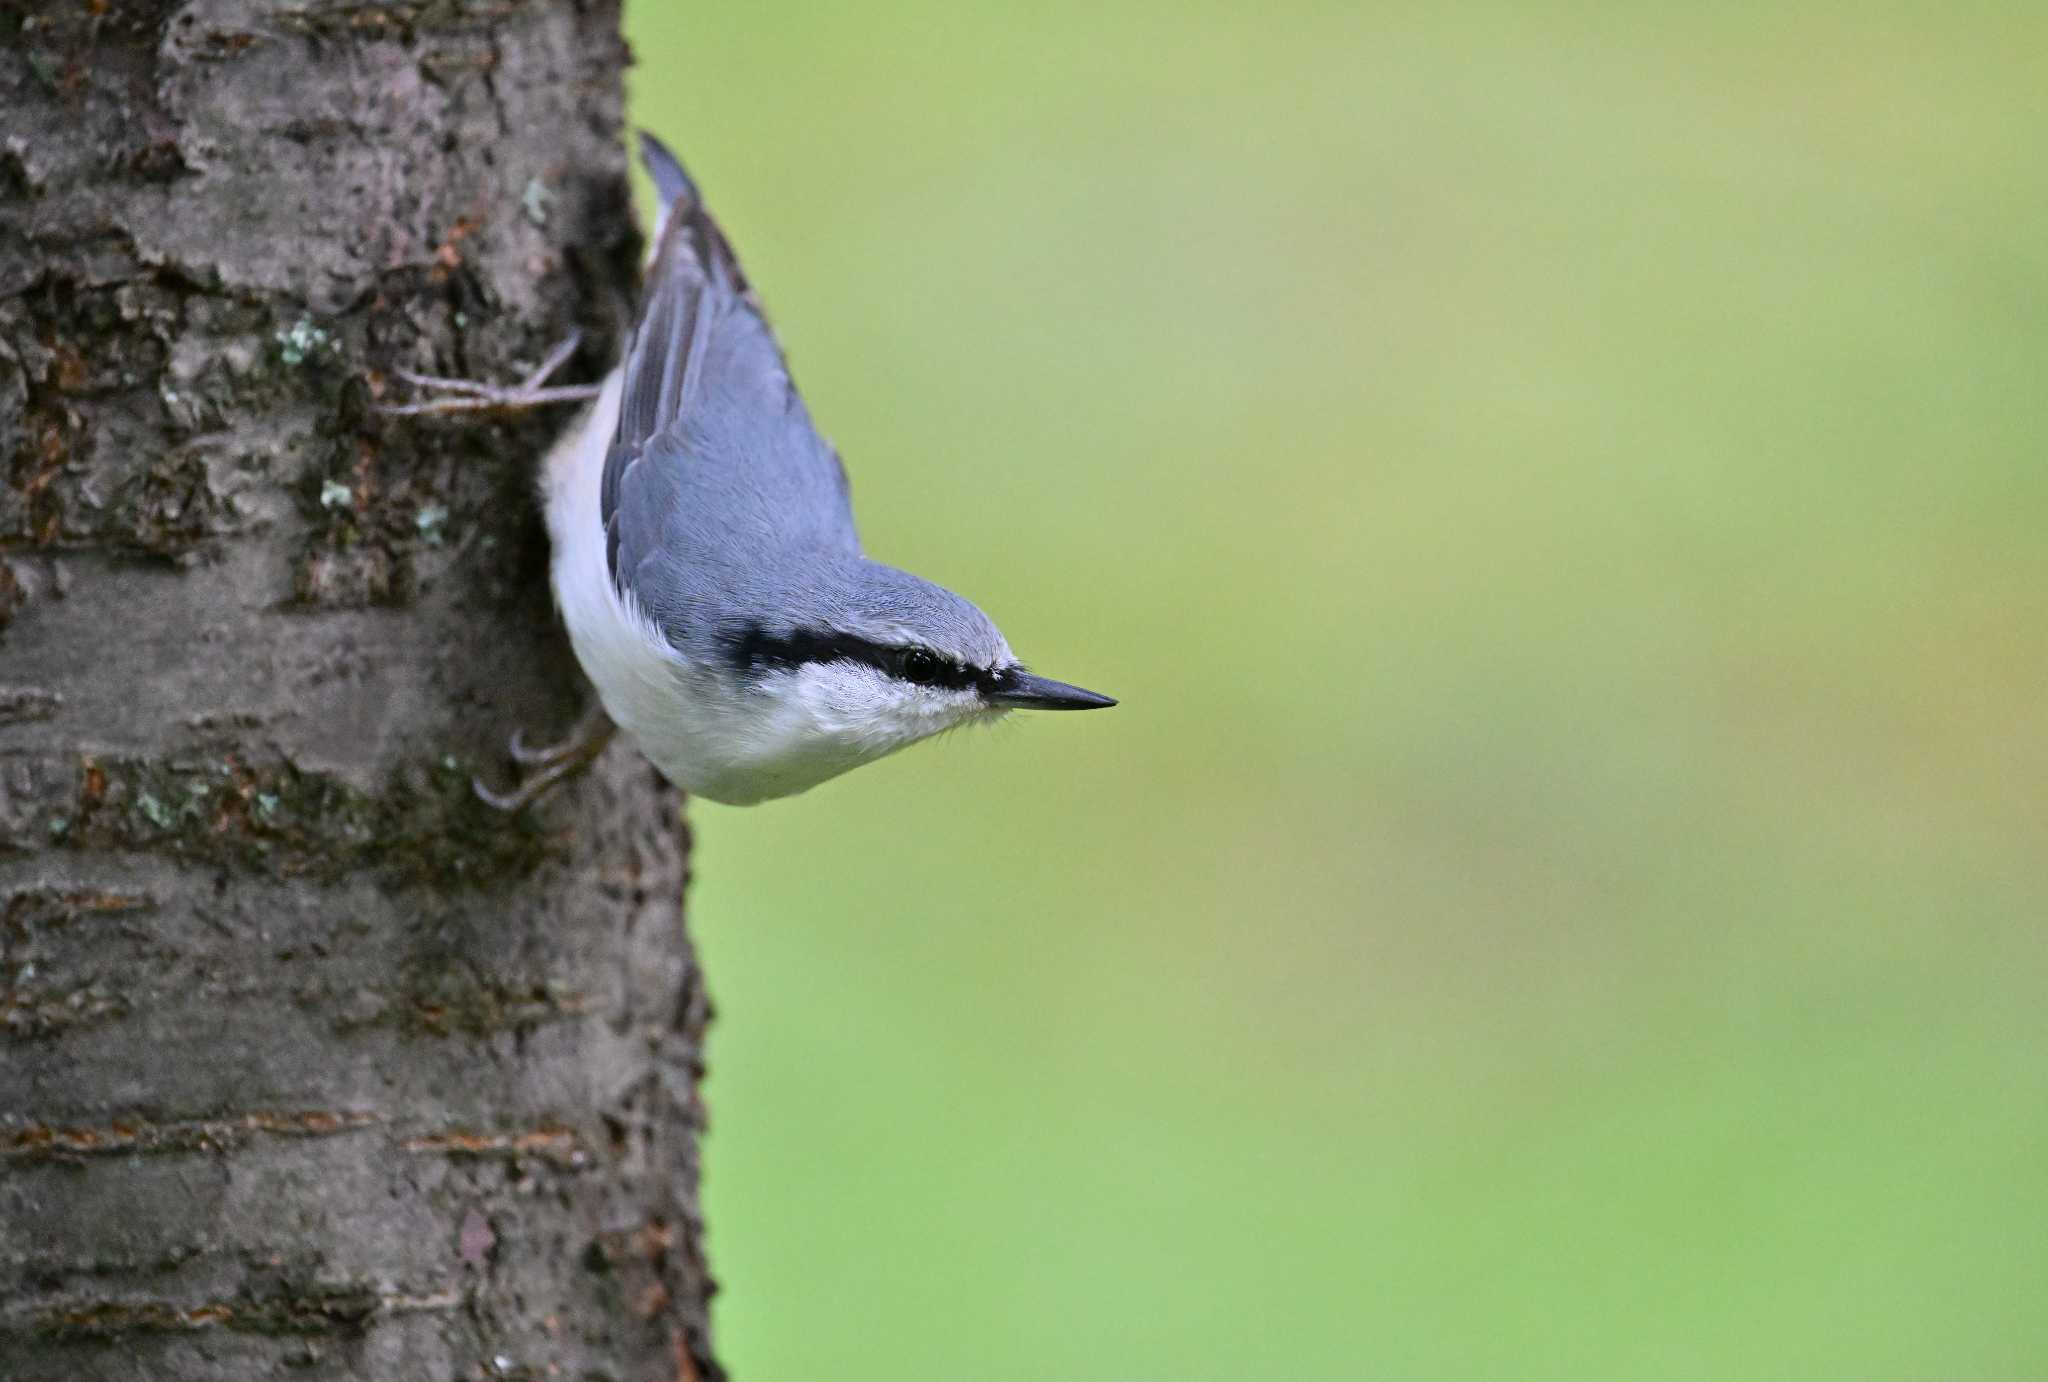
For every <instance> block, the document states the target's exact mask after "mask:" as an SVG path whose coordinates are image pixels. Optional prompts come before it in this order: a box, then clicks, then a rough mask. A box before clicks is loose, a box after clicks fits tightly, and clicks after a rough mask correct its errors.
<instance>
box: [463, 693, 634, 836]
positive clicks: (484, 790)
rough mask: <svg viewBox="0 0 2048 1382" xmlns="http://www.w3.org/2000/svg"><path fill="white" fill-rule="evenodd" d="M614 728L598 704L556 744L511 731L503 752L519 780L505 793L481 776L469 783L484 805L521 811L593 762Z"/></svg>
mask: <svg viewBox="0 0 2048 1382" xmlns="http://www.w3.org/2000/svg"><path fill="white" fill-rule="evenodd" d="M618 729H619V727H618V726H617V725H615V724H613V723H612V717H611V716H609V715H607V714H605V713H604V707H603V706H602V705H597V704H592V705H591V707H590V709H589V710H587V711H585V712H584V714H583V718H582V719H580V720H578V721H577V722H576V725H575V727H574V728H573V729H571V730H570V731H569V733H568V734H567V735H566V736H565V737H564V738H563V739H562V741H561V742H560V743H557V744H543V745H541V746H539V747H535V746H534V745H532V744H529V743H527V742H526V736H525V735H524V734H522V733H520V732H519V731H517V730H514V731H513V733H512V742H511V743H510V744H508V745H507V746H506V751H507V752H508V753H510V754H511V755H512V761H513V762H514V763H517V764H518V765H519V766H520V768H521V769H522V770H523V772H522V773H521V776H520V779H519V781H518V782H517V783H516V784H515V785H514V786H513V787H512V789H511V790H510V791H508V792H499V791H495V790H493V789H492V788H489V787H486V786H485V785H484V782H483V779H482V778H471V779H470V784H469V785H470V786H471V788H473V789H474V790H475V792H476V795H477V800H479V801H481V802H483V803H484V805H486V806H490V807H493V808H495V809H496V810H499V811H503V812H505V813H506V814H507V815H511V814H514V813H516V812H520V811H524V810H525V809H526V808H527V807H529V806H531V805H533V804H534V803H535V802H537V801H539V800H540V799H541V798H542V797H544V796H546V795H547V794H548V793H549V792H550V791H551V790H553V789H554V787H555V786H556V785H557V784H559V783H561V782H563V781H565V780H566V779H568V778H571V777H574V776H575V775H576V774H577V773H580V772H582V771H583V770H584V769H585V768H587V767H589V766H590V765H591V764H592V763H594V762H596V761H597V756H598V755H599V754H600V753H603V752H604V746H605V745H606V744H609V743H610V742H611V741H612V736H613V735H614V734H616V733H618Z"/></svg>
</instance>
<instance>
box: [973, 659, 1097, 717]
mask: <svg viewBox="0 0 2048 1382" xmlns="http://www.w3.org/2000/svg"><path fill="white" fill-rule="evenodd" d="M981 698H982V699H983V700H985V701H987V702H988V703H989V704H990V705H999V706H1002V707H1003V708H1004V709H1006V710H1101V709H1102V708H1103V707H1104V706H1111V705H1115V704H1116V701H1115V699H1114V698H1113V697H1110V696H1098V695H1096V694H1095V693H1094V692H1093V691H1083V690H1082V689H1081V688H1080V687H1078V686H1069V685H1067V684H1066V683H1065V682H1063V681H1054V680H1053V679H1052V678H1051V677H1034V676H1032V675H1031V673H1029V672H1027V671H1025V670H1024V669H1023V668H1021V667H1011V668H1007V669H1005V670H1004V671H1001V672H998V673H996V676H995V681H994V683H993V684H991V685H988V686H986V687H985V689H984V690H983V691H982V693H981Z"/></svg>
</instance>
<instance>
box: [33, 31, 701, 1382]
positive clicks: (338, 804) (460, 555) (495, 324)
mask: <svg viewBox="0 0 2048 1382" xmlns="http://www.w3.org/2000/svg"><path fill="white" fill-rule="evenodd" d="M624 66H625V52H624V48H623V45H622V43H621V41H620V39H619V37H618V13H617V3H616V0H584V2H583V3H550V4H542V3H525V4H522V3H517V0H399V2H398V3H388V4H385V3H350V2H348V0H306V2H305V3H299V4H290V3H262V2H261V0H192V3H189V4H185V5H183V6H176V5H170V4H156V3H144V0H133V2H125V0H30V2H29V3H27V4H26V5H25V6H24V5H22V4H19V3H17V4H13V5H11V6H10V5H5V4H0V466H4V467H5V469H4V472H0V1377H5V1378H7V1379H9V1380H10V1382H44V1380H45V1379H58V1378H63V1379H76V1378H121V1379H127V1378H136V1379H141V1378H149V1379H157V1380H159V1382H161V1379H183V1378H225V1377H235V1378H253V1377H271V1376H279V1375H285V1374H284V1369H285V1368H286V1367H290V1368H292V1369H293V1371H292V1372H291V1374H290V1375H294V1376H301V1377H306V1378H375V1379H378V1380H379V1382H392V1380H393V1379H409V1378H430V1379H436V1380H437V1382H439V1380H440V1379H452V1378H471V1377H483V1378H497V1377H532V1378H552V1377H562V1378H570V1379H579V1380H581V1379H597V1378H615V1379H619V1382H638V1379H643V1378H662V1379H670V1378H698V1379H711V1378H716V1377H718V1376H720V1375H721V1374H720V1372H719V1369H718V1367H717V1366H716V1364H715V1363H714V1362H713V1361H712V1358H711V1354H710V1345H709V1336H708V1332H707V1328H706V1315H705V1305H706V1298H707V1296H708V1295H709V1292H710V1289H711V1287H710V1282H709V1279H708V1277H707V1275H706V1272H705V1268H704V1262H703V1257H702V1254H701V1251H700V1247H699V1240H700V1222H699V1217H698V1214H697V1207H696V1206H697V1201H696V1186H697V1161H696V1136H697V1133H698V1130H699V1128H700V1126H701V1123H702V1114H701V1108H700V1106H699V1104H698V1100H697V1080H698V1077H699V1075H700V1074H701V1063H700V1059H699V1042H700V1038H701V1036H702V1033H703V1027H704V1022H705V1019H706V1014H707V1009H706V1003H705V999H704V995H703V988H702V984H701V980H700V977H699V975H698V972H697V970H696V968H695V965H694V962H693V959H692V956H691V951H690V947H689V942H688V940H687V938H686V936H685V934H684V930H683V924H682V916H681V894H682V887H683V882H684V869H685V849H686V844H685V838H684V836H683V832H682V828H681V825H680V818H679V814H678V802H677V799H676V798H675V796H674V794H673V793H671V792H670V791H669V790H668V789H666V788H665V787H663V786H662V785H661V784H660V783H659V782H658V780H657V779H656V778H655V776H654V774H653V773H652V772H651V771H650V770H649V769H648V768H647V767H646V766H645V765H644V764H643V763H642V762H641V761H640V760H639V759H638V757H637V756H636V755H634V754H633V753H632V752H631V750H630V749H627V748H623V747H620V748H615V749H614V750H613V751H612V752H610V753H608V754H607V755H606V756H605V757H604V758H603V759H602V760H601V761H600V763H599V764H598V766H597V768H596V769H595V770H594V771H593V772H591V773H590V774H588V775H586V776H585V777H584V778H582V779H581V780H579V781H577V782H574V783H572V784H570V785H569V786H568V787H567V788H565V789H562V790H559V791H558V792H557V793H556V795H555V796H554V797H553V798H551V799H550V800H548V801H546V802H545V803H543V804H542V806H540V807H539V808H537V809H536V810H534V811H531V812H529V813H528V814H527V815H526V816H525V817H523V818H521V819H518V820H508V819H506V818H503V817H500V816H498V815H496V814H494V813H493V812H491V811H489V810H488V809H486V808H484V807H483V806H481V805H480V804H479V803H477V802H476V801H475V800H474V799H473V797H472V795H471V792H470V787H469V780H470V774H471V773H472V771H481V772H484V773H486V774H487V775H489V776H492V777H502V775H503V774H504V773H505V772H506V771H507V769H506V765H505V763H504V761H503V752H502V747H501V746H502V744H503V743H504V740H505V736H506V735H507V733H508V732H509V731H511V730H512V729H513V728H515V727H518V726H525V727H527V728H528V729H529V731H533V732H536V733H541V734H545V733H547V732H549V731H559V730H560V729H562V728H563V727H564V726H566V725H567V724H569V723H570V722H571V721H572V720H573V719H574V718H575V715H576V712H577V709H578V707H579V703H580V701H581V699H582V697H583V696H584V695H585V694H586V693H585V692H584V691H582V690H581V689H580V679H579V678H578V677H577V675H576V672H575V668H574V664H573V662H572V661H571V660H570V659H569V657H568V656H567V653H566V645H565V643H564V642H563V640H562V638H561V637H560V635H559V633H558V631H557V628H556V625H555V622H554V617H553V613H552V610H551V609H550V607H549V601H548V596H547V590H546V578H545V569H546V538H545V535H544V534H543V532H542V530H541V527H540V523H539V519H538V517H537V515H536V513H535V510H534V504H533V502H532V498H531V491H532V483H533V470H534V465H535V462H536V460H537V458H538V456H539V453H540V451H541V450H542V449H543V448H544V446H545V444H546V442H547V440H548V439H549V436H550V434H551V433H552V431H553V430H554V429H555V428H557V427H559V426H560V425H561V424H562V423H564V422H566V421H567V420H568V419H567V416H566V414H565V413H563V412H556V413H554V414H552V415H549V416H545V417H527V418H523V419H514V420H507V419H496V420H486V421H483V422H478V421H475V420H469V421H458V422H420V421H411V420H397V419H388V418H384V417H381V416H380V415H378V414H377V413H376V412H375V411H374V410H373V408H372V406H371V405H372V404H373V403H374V402H375V401H376V400H378V399H379V398H389V397H392V396H393V390H394V386H393V384H392V382H391V372H392V371H393V370H394V368H396V367H399V366H405V367H410V368H413V369H418V370H426V371H431V372H437V373H444V374H465V375H472V376H478V377H486V378H494V379H509V378H513V377H516V376H517V374H518V373H519V372H520V371H521V369H522V368H524V367H526V366H530V365H531V364H532V363H533V362H534V361H536V360H537V359H538V358H539V357H540V356H541V355H542V354H543V353H544V352H545V351H546V349H547V347H548V346H549V345H550V344H552V343H553V342H554V341H556V340H558V339H560V338H562V337H563V336H565V335H566V334H567V333H568V332H569V330H570V329H571V328H572V327H575V326H579V325H580V326H581V327H582V328H583V329H584V331H585V335H586V344H585V346H584V348H583V353H582V354H581V355H580V356H579V357H578V360H577V366H578V367H579V368H580V369H581V370H582V371H583V376H582V377H588V376H589V375H591V374H594V373H596V372H597V371H598V369H599V368H600V366H601V365H602V363H603V362H604V361H606V360H608V359H609V358H610V355H611V352H612V351H613V350H614V349H615V348H616V343H617V331H618V325H617V323H618V319H619V315H620V314H619V305H620V303H621V302H622V300H623V299H624V297H625V296H626V294H627V293H628V292H629V291H630V287H629V285H630V282H631V279H632V275H633V265H634V262H635V255H636V253H637V236H636V235H635V233H634V231H633V230H632V227H631V220H630V214H629V209H628V202H627V192H626V183H625V164H624V156H623V152H622V146H621V142H620V139H619V134H620V128H619V127H620V119H621V95H620V84H621V76H622V73H623V69H624Z"/></svg>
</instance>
